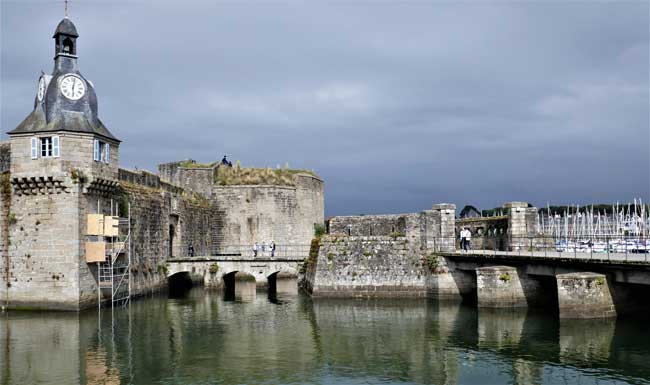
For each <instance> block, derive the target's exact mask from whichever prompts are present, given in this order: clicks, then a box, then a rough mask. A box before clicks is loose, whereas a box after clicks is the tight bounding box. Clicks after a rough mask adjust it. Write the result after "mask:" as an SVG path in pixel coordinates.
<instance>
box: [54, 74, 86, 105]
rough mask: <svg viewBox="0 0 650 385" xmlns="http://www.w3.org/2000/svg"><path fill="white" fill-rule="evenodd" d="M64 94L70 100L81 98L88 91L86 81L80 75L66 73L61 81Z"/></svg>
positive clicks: (60, 85) (60, 86)
mask: <svg viewBox="0 0 650 385" xmlns="http://www.w3.org/2000/svg"><path fill="white" fill-rule="evenodd" d="M59 89H60V90H61V93H62V94H63V96H65V97H66V98H68V99H70V100H79V99H81V97H82V96H84V94H85V93H86V83H84V81H83V80H81V78H80V77H79V76H76V75H66V76H64V77H63V78H62V79H61V82H60V83H59Z"/></svg>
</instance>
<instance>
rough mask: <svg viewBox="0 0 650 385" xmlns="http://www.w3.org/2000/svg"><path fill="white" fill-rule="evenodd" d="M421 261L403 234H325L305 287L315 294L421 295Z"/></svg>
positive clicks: (422, 269)
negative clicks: (394, 235)
mask: <svg viewBox="0 0 650 385" xmlns="http://www.w3.org/2000/svg"><path fill="white" fill-rule="evenodd" d="M422 261H423V259H422V256H421V255H420V248H419V245H417V244H416V245H414V244H412V243H411V242H410V241H409V240H408V239H407V238H406V237H403V236H402V237H385V236H372V237H370V236H368V237H363V236H361V237H359V236H352V237H349V236H336V235H333V236H325V237H324V238H323V239H322V240H321V246H320V250H319V253H318V258H317V260H316V261H315V262H316V263H315V266H314V272H313V278H311V277H307V279H309V280H313V281H311V282H308V284H307V286H308V287H310V288H311V294H312V295H313V296H315V297H356V296H378V297H404V296H409V297H423V296H425V295H426V287H425V282H426V278H425V277H426V271H425V268H424V265H423V262H422Z"/></svg>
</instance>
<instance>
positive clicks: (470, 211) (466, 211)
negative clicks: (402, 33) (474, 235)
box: [459, 205, 481, 219]
mask: <svg viewBox="0 0 650 385" xmlns="http://www.w3.org/2000/svg"><path fill="white" fill-rule="evenodd" d="M480 217H481V212H480V211H479V210H478V209H477V208H476V207H474V206H470V205H467V206H465V207H463V209H462V210H461V211H460V214H459V218H460V219H465V218H480Z"/></svg>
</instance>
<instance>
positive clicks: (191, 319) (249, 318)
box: [0, 282, 650, 384]
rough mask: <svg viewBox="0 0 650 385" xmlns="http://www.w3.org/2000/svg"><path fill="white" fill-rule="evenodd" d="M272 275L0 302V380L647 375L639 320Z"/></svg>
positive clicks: (528, 380) (440, 380)
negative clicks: (70, 303) (127, 295)
mask: <svg viewBox="0 0 650 385" xmlns="http://www.w3.org/2000/svg"><path fill="white" fill-rule="evenodd" d="M249 283H251V282H249ZM252 284H253V287H254V282H252ZM276 285H277V294H276V295H275V296H273V298H271V297H272V296H267V295H266V292H264V295H262V292H258V293H257V294H255V293H251V289H250V286H248V285H241V292H240V293H239V294H238V295H237V297H238V298H240V299H243V298H246V302H243V303H242V302H240V300H238V301H224V299H223V295H222V294H221V293H218V292H211V291H203V290H201V289H199V290H197V289H193V290H191V291H189V292H188V293H187V294H186V295H185V296H183V297H175V298H167V297H164V296H160V297H155V298H149V299H146V300H140V301H135V302H134V303H133V304H132V306H131V308H130V309H128V310H122V309H120V310H116V311H115V313H114V314H111V312H110V311H109V310H105V311H103V312H102V314H101V317H98V314H97V312H96V311H88V312H84V313H81V314H78V315H77V314H74V315H71V314H62V313H9V314H6V313H5V314H2V315H1V316H0V341H1V342H0V346H1V347H2V348H1V349H0V383H1V384H27V383H52V384H78V383H86V384H118V383H154V382H155V383H165V384H191V383H214V382H218V383H224V384H231V383H233V384H234V383H262V382H264V383H417V384H425V383H436V384H456V383H468V384H488V383H515V384H542V383H558V382H560V383H563V382H566V381H567V380H568V383H576V382H580V383H582V384H594V383H598V382H599V381H602V380H611V379H616V380H618V381H621V382H622V383H625V382H628V383H648V381H647V379H648V378H649V377H650V369H649V368H648V365H647V362H648V359H650V342H649V341H648V339H647V336H646V334H645V333H646V332H645V325H646V323H645V322H646V321H636V320H619V321H618V322H616V321H611V320H610V321H603V322H594V321H587V322H581V321H575V322H574V321H564V320H563V321H562V322H561V323H560V322H558V321H557V320H556V318H555V317H553V316H552V315H550V316H549V315H547V314H544V313H531V312H525V311H524V312H521V311H516V312H513V311H504V310H498V311H490V310H489V309H481V310H480V311H477V310H476V309H474V308H472V307H467V306H462V305H460V304H454V303H451V304H448V303H442V302H440V303H439V302H433V301H427V300H377V299H375V300H342V299H338V300H333V299H322V300H315V301H312V300H311V299H309V298H307V297H304V296H301V295H296V294H291V293H287V292H289V291H291V287H290V286H288V288H287V290H286V291H285V290H284V289H282V287H281V286H282V284H281V283H280V282H277V283H276ZM287 285H289V284H287ZM271 300H273V301H274V302H275V303H272V302H271Z"/></svg>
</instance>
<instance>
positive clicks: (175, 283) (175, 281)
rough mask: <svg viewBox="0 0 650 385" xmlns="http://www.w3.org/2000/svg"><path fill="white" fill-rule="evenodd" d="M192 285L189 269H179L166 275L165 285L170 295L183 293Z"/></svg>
mask: <svg viewBox="0 0 650 385" xmlns="http://www.w3.org/2000/svg"><path fill="white" fill-rule="evenodd" d="M192 286H193V283H192V276H191V274H190V272H189V271H179V272H176V273H173V274H170V275H169V276H168V277H167V287H168V288H169V295H170V296H177V295H183V294H185V293H186V292H188V291H189V290H190V289H191V288H192Z"/></svg>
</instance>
